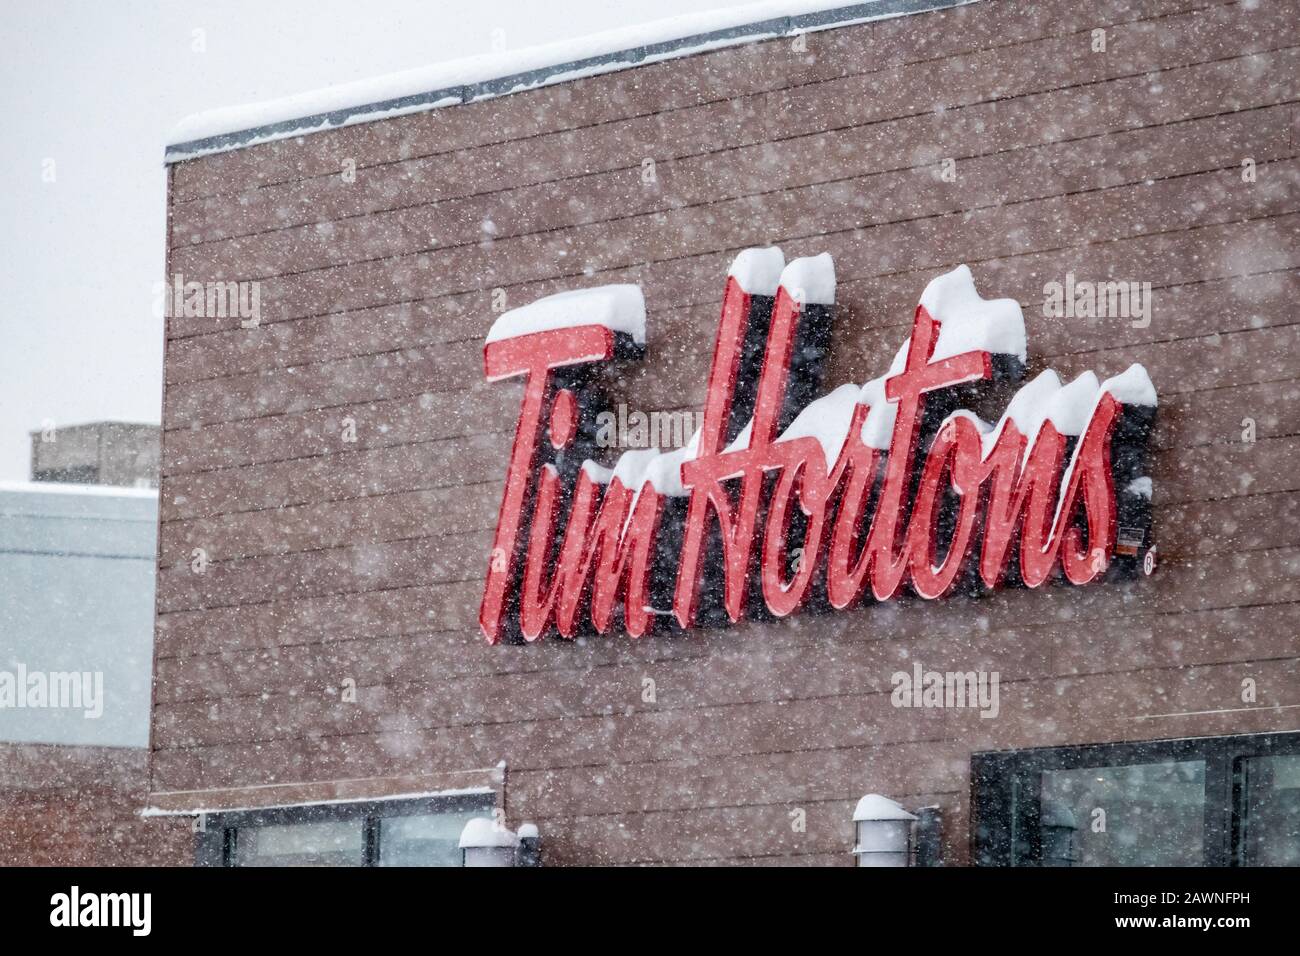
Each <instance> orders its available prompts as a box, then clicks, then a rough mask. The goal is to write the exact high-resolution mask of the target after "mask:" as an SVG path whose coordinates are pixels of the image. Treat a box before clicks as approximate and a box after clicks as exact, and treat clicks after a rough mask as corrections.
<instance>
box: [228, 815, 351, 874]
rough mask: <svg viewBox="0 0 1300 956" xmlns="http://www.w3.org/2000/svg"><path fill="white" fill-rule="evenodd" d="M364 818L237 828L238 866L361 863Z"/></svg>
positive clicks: (235, 863)
mask: <svg viewBox="0 0 1300 956" xmlns="http://www.w3.org/2000/svg"><path fill="white" fill-rule="evenodd" d="M364 853H365V826H364V821H363V820H360V819H357V820H338V821H325V822H321V823H279V824H271V825H270V826H261V827H257V826H250V827H240V828H239V829H238V830H236V831H235V861H234V865H235V866H361V865H362V864H363V862H364Z"/></svg>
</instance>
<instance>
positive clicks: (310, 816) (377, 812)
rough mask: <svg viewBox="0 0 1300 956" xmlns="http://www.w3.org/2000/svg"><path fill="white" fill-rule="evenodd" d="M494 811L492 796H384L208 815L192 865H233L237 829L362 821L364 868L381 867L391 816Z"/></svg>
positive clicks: (494, 801)
mask: <svg viewBox="0 0 1300 956" xmlns="http://www.w3.org/2000/svg"><path fill="white" fill-rule="evenodd" d="M496 807H497V794H495V793H466V794H455V795H446V796H429V797H386V798H381V799H375V800H356V801H346V802H341V803H310V804H303V805H300V806H292V807H267V808H265V809H258V810H251V809H250V810H230V811H225V812H220V813H207V814H204V816H203V822H204V826H203V828H202V829H201V830H199V831H198V832H197V834H196V837H197V839H196V840H195V846H194V863H195V865H196V866H204V867H211V866H222V867H234V866H235V859H236V856H235V852H236V847H237V845H238V840H239V831H240V830H241V829H250V828H256V827H262V826H276V825H293V824H299V823H324V822H347V821H352V820H358V819H359V820H361V821H362V827H363V844H362V861H361V865H362V866H363V867H369V866H378V865H379V849H380V848H379V842H380V838H379V828H380V823H381V821H383V820H386V819H393V818H395V817H412V816H421V815H424V814H435V813H458V812H463V811H473V810H477V811H481V812H482V813H483V814H484V815H485V816H491V815H492V812H493V810H495V809H496Z"/></svg>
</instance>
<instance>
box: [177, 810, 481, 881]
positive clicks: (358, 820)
mask: <svg viewBox="0 0 1300 956" xmlns="http://www.w3.org/2000/svg"><path fill="white" fill-rule="evenodd" d="M495 806H496V796H495V795H494V794H492V793H474V794H466V795H463V796H455V797H419V798H410V799H404V800H376V801H364V802H361V801H359V802H355V803H339V804H312V805H309V806H301V807H275V808H268V809H265V810H246V811H242V810H241V811H234V812H230V813H223V814H214V815H212V816H210V817H209V818H207V820H206V821H205V827H204V829H203V830H202V831H200V833H199V839H198V845H197V851H196V852H197V858H198V859H197V862H198V863H199V865H201V866H460V865H461V854H460V847H459V845H458V844H459V843H460V834H461V830H463V829H464V827H465V824H466V823H467V822H468V821H469V820H470V818H471V817H481V816H490V815H491V814H492V812H493V808H494V807H495Z"/></svg>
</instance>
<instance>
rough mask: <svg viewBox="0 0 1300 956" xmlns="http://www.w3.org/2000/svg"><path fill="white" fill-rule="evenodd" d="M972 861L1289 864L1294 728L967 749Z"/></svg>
mask: <svg viewBox="0 0 1300 956" xmlns="http://www.w3.org/2000/svg"><path fill="white" fill-rule="evenodd" d="M971 776H972V784H973V787H972V836H973V842H974V850H975V861H976V862H977V863H978V864H980V865H986V866H988V865H991V866H1232V865H1235V866H1300V733H1279V734H1250V735H1245V736H1239V737H1203V738H1186V739H1180V740H1149V741H1142V742H1137V743H1120V744H1096V745H1087V746H1080V747H1053V748H1043V749H1036V750H1021V751H1004V752H1000V753H985V754H975V755H973V756H972V758H971Z"/></svg>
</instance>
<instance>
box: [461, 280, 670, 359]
mask: <svg viewBox="0 0 1300 956" xmlns="http://www.w3.org/2000/svg"><path fill="white" fill-rule="evenodd" d="M584 325H603V326H604V327H605V328H607V329H609V330H610V331H612V332H624V333H626V334H628V335H630V336H632V339H633V340H634V341H635V342H636V343H637V344H638V345H645V297H644V296H643V295H642V294H641V287H640V286H639V285H632V284H624V285H602V286H596V287H595V288H592V289H573V290H571V291H569V292H559V293H557V294H555V295H548V296H546V297H545V298H543V299H538V300H537V301H536V302H530V303H529V304H528V305H522V306H520V307H519V308H517V309H511V310H510V311H509V312H505V313H503V314H502V315H501V317H500V318H498V319H497V320H496V321H495V322H493V323H492V328H491V329H489V330H488V334H487V343H488V344H490V343H492V342H499V341H501V340H502V339H513V338H518V337H519V336H521V335H531V334H533V333H534V332H546V331H550V330H551V329H571V328H578V327H579V326H584Z"/></svg>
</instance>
